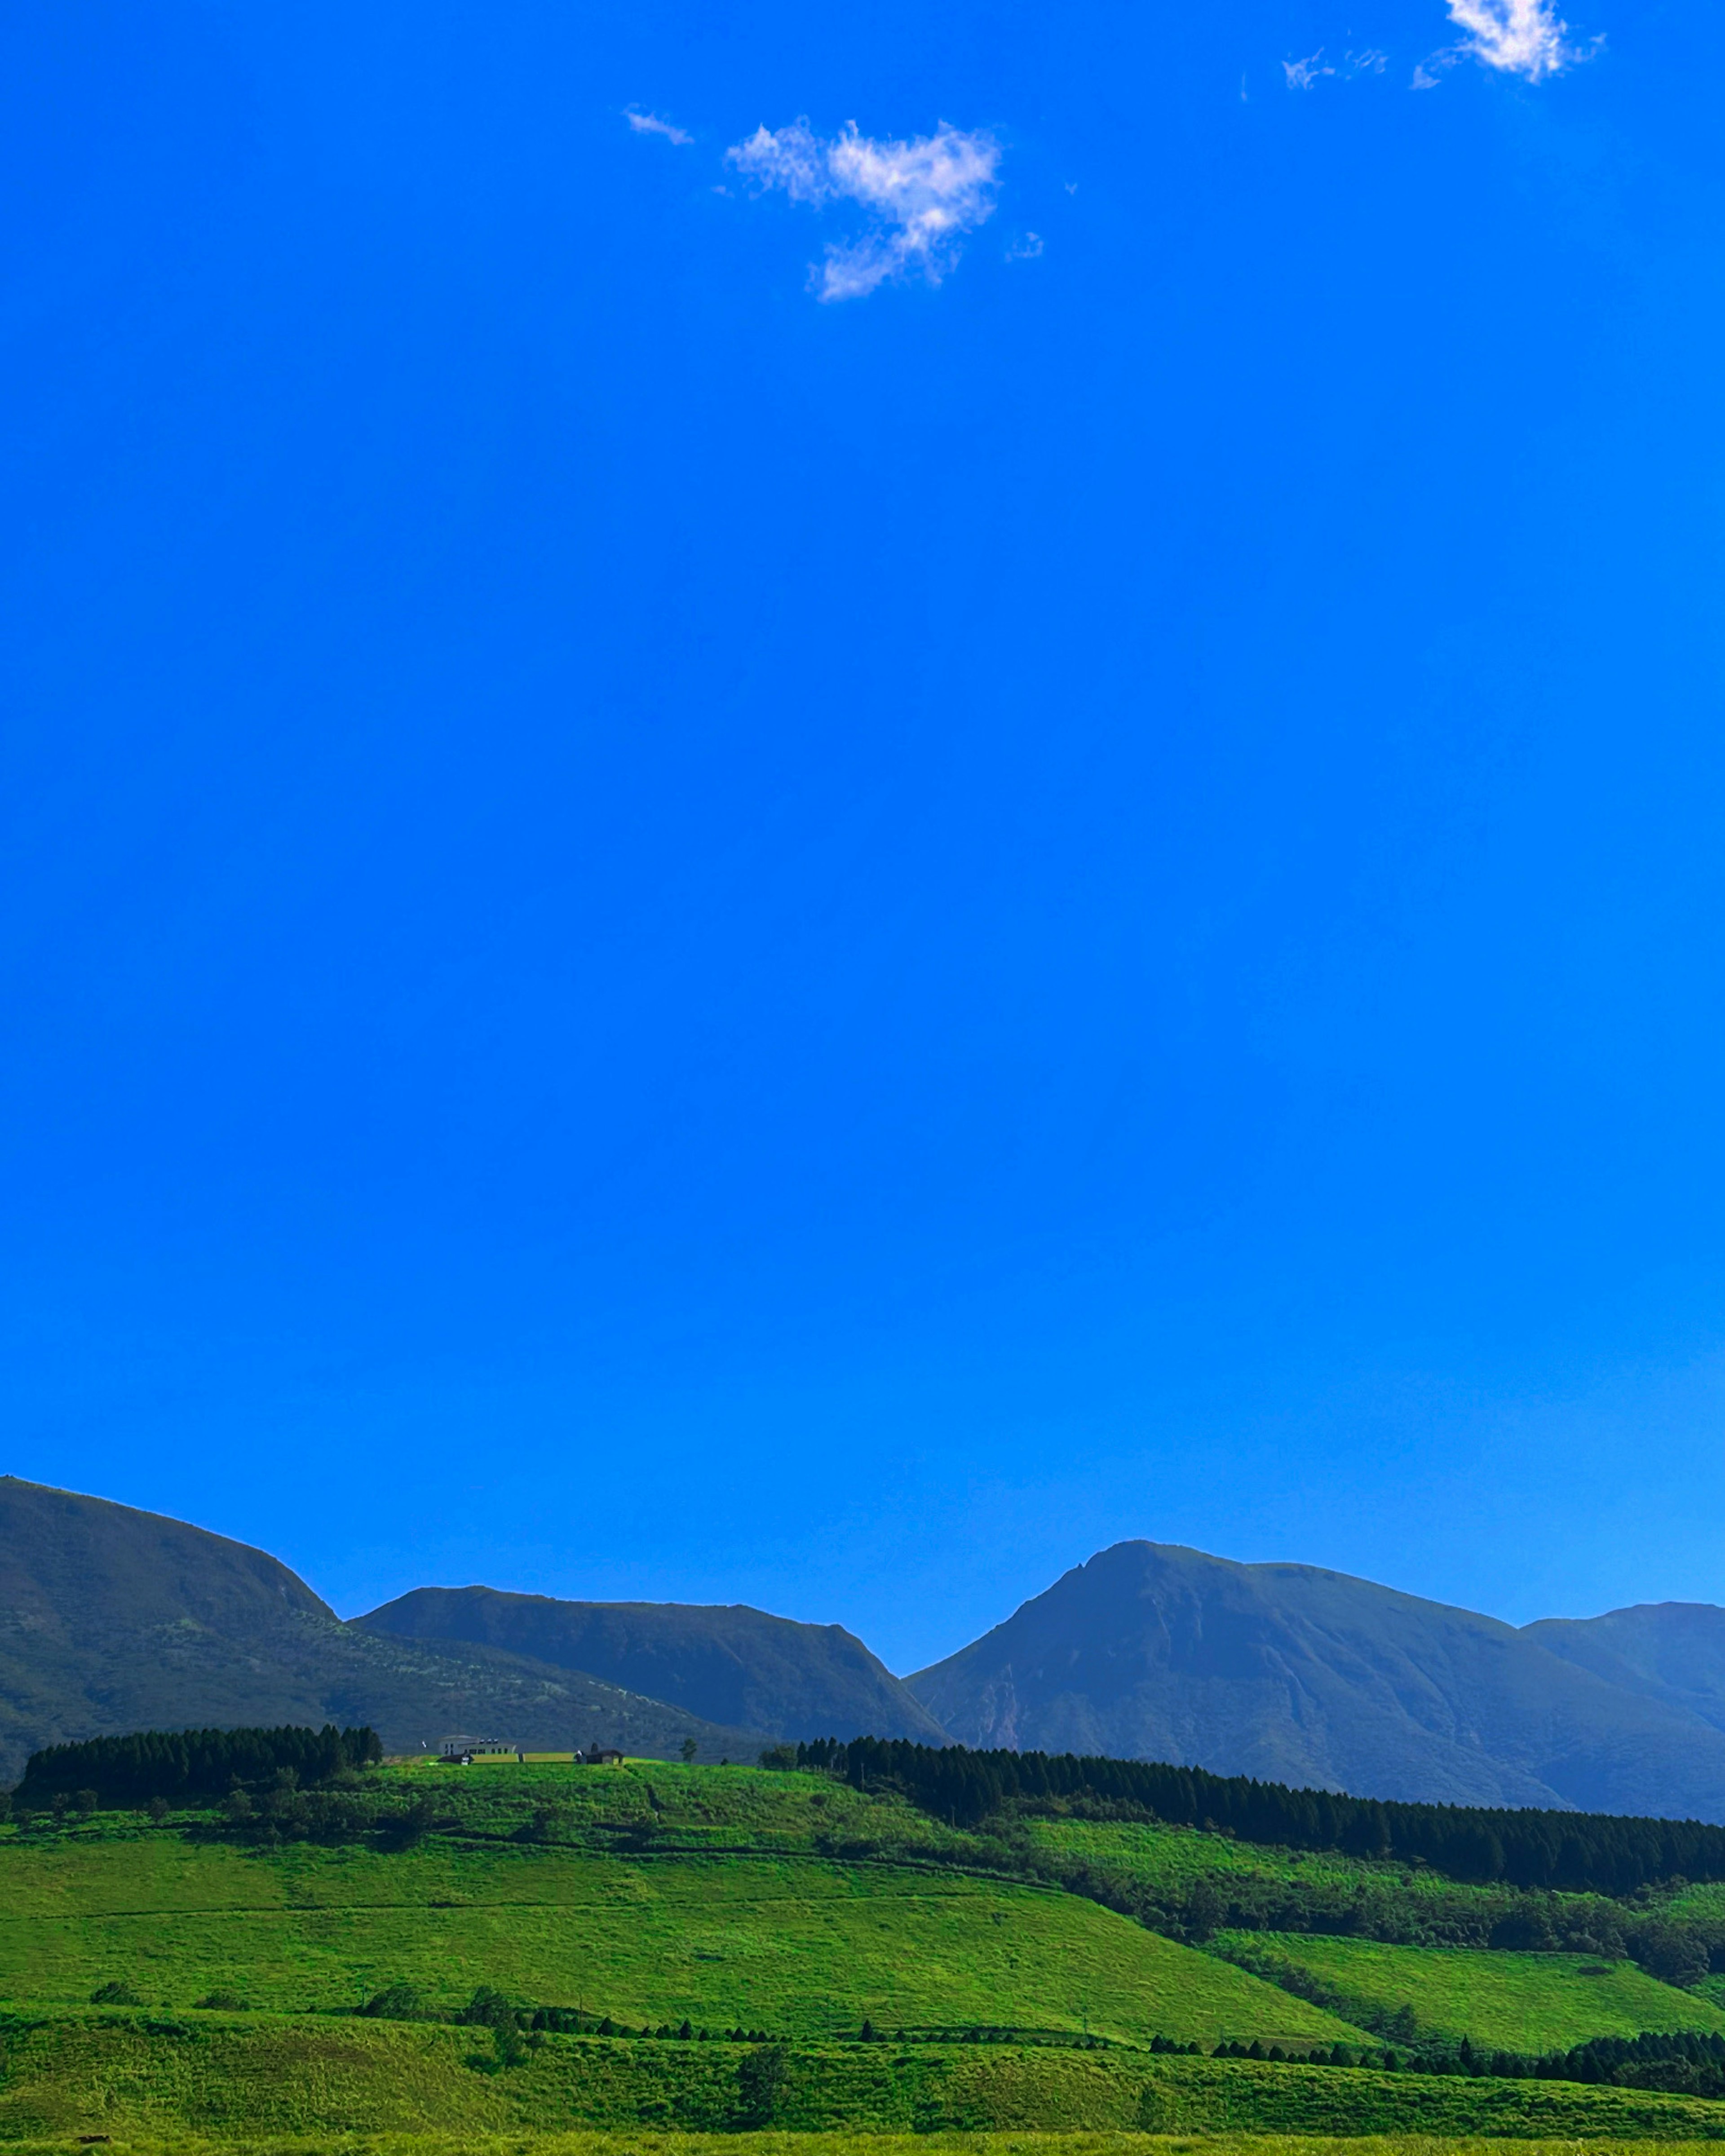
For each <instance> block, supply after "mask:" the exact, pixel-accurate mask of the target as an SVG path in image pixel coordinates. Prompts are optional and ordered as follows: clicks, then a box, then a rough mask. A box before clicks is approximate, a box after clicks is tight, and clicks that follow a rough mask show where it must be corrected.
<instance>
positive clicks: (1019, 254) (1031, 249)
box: [1006, 232, 1043, 262]
mask: <svg viewBox="0 0 1725 2156" xmlns="http://www.w3.org/2000/svg"><path fill="white" fill-rule="evenodd" d="M1042 245H1043V243H1042V234H1040V232H1027V233H1025V234H1024V236H1023V238H1022V239H1015V240H1014V242H1013V243H1012V245H1011V246H1010V247H1009V248H1008V249H1007V250H1006V259H1007V260H1008V261H1009V262H1034V260H1035V259H1036V258H1037V256H1038V255H1039V254H1041V252H1042Z"/></svg>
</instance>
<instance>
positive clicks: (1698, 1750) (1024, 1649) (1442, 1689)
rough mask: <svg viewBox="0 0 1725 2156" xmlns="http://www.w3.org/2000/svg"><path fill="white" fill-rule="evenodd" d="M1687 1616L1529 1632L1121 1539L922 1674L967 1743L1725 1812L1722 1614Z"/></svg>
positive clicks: (1381, 1787)
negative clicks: (1107, 1754)
mask: <svg viewBox="0 0 1725 2156" xmlns="http://www.w3.org/2000/svg"><path fill="white" fill-rule="evenodd" d="M1677 1606H1678V1605H1666V1609H1673V1608H1676V1607H1677ZM1685 1620H1686V1621H1683V1622H1680V1621H1678V1620H1676V1618H1671V1617H1667V1616H1666V1611H1663V1610H1651V1611H1644V1610H1628V1611H1620V1612H1619V1613H1617V1614H1616V1615H1615V1617H1609V1618H1599V1619H1594V1620H1590V1621H1589V1622H1578V1623H1568V1622H1563V1621H1558V1620H1554V1621H1553V1622H1551V1623H1548V1624H1544V1625H1532V1626H1530V1627H1528V1628H1527V1630H1521V1631H1518V1630H1516V1629H1515V1628H1514V1627H1513V1626H1512V1625H1503V1624H1500V1623H1498V1622H1497V1620H1496V1619H1494V1618H1490V1617H1481V1616H1476V1615H1475V1614H1472V1613H1471V1612H1470V1611H1468V1610H1465V1609H1449V1608H1446V1607H1445V1606H1444V1605H1443V1604H1440V1603H1435V1602H1424V1601H1421V1600H1420V1599H1417V1598H1416V1597H1414V1596H1413V1595H1409V1594H1397V1593H1395V1592H1394V1590H1393V1589H1389V1588H1384V1587H1377V1586H1373V1584H1371V1583H1370V1582H1369V1581H1366V1580H1360V1579H1350V1578H1348V1577H1347V1576H1346V1575H1345V1574H1343V1573H1333V1572H1322V1571H1318V1570H1317V1569H1315V1568H1312V1567H1311V1566H1307V1565H1294V1564H1258V1565H1245V1564H1232V1563H1228V1562H1227V1561H1226V1560H1224V1559H1223V1558H1213V1557H1206V1556H1204V1554H1203V1553H1201V1552H1199V1551H1197V1550H1189V1549H1180V1548H1173V1547H1171V1546H1168V1545H1165V1544H1162V1543H1143V1542H1137V1543H1118V1544H1117V1545H1116V1547H1115V1548H1112V1549H1107V1550H1104V1551H1103V1552H1102V1553H1101V1554H1100V1555H1099V1556H1097V1557H1094V1558H1091V1561H1090V1563H1088V1564H1084V1565H1080V1566H1079V1567H1078V1568H1076V1570H1075V1571H1072V1572H1069V1573H1066V1575H1065V1578H1061V1579H1060V1580H1058V1581H1056V1582H1055V1584H1054V1586H1052V1587H1051V1588H1050V1589H1049V1590H1048V1592H1047V1593H1046V1594H1040V1595H1038V1596H1037V1597H1036V1598H1035V1599H1034V1601H1030V1602H1027V1603H1025V1604H1024V1606H1023V1607H1022V1608H1021V1609H1019V1610H1018V1611H1017V1612H1016V1613H1015V1614H1014V1615H1013V1616H1012V1617H1010V1618H1009V1619H1008V1620H1007V1621H1006V1622H1005V1623H1004V1625H997V1626H996V1627H995V1629H994V1630H993V1631H992V1632H989V1633H988V1634H987V1635H985V1636H984V1637H983V1638H982V1639H980V1640H977V1641H975V1642H974V1643H973V1645H970V1646H968V1647H966V1648H964V1649H963V1650H961V1651H960V1652H959V1653H957V1654H956V1655H952V1656H951V1657H950V1658H949V1659H948V1660H947V1661H943V1662H940V1663H937V1664H936V1665H935V1666H934V1667H932V1669H927V1670H924V1671H921V1672H920V1673H919V1674H918V1675H916V1676H913V1677H911V1679H909V1680H908V1681H909V1683H910V1685H911V1688H912V1690H913V1691H915V1692H916V1695H917V1697H919V1698H920V1699H921V1700H922V1702H924V1704H925V1705H926V1706H927V1707H929V1708H930V1709H931V1710H932V1712H934V1713H935V1714H936V1715H937V1717H939V1719H940V1721H941V1722H942V1726H943V1727H944V1728H945V1729H946V1730H947V1733H948V1734H949V1735H950V1736H951V1737H952V1738H956V1739H957V1741H958V1742H960V1743H966V1744H975V1745H997V1744H998V1745H1008V1746H1012V1747H1015V1748H1019V1749H1020V1750H1043V1751H1050V1752H1063V1751H1069V1750H1070V1751H1074V1752H1093V1753H1114V1754H1115V1755H1117V1756H1119V1757H1124V1758H1151V1759H1172V1760H1178V1761H1182V1762H1186V1763H1191V1764H1193V1765H1196V1766H1203V1767H1207V1768H1210V1769H1211V1770H1212V1771H1213V1772H1214V1773H1218V1774H1250V1775H1255V1776H1257V1777H1258V1778H1259V1779H1262V1780H1269V1781H1277V1782H1288V1783H1294V1784H1309V1785H1316V1786H1320V1787H1326V1788H1330V1789H1348V1790H1350V1791H1353V1792H1354V1793H1355V1794H1360V1795H1365V1796H1380V1797H1400V1798H1404V1799H1424V1800H1427V1801H1432V1802H1438V1803H1445V1804H1532V1805H1559V1806H1563V1805H1568V1806H1574V1807H1577V1808H1579V1809H1585V1810H1589V1811H1615V1812H1638V1813H1643V1814H1651V1815H1664V1816H1678V1817H1681V1816H1692V1817H1696V1818H1700V1819H1707V1820H1725V1707H1722V1702H1725V1612H1722V1611H1718V1610H1709V1611H1706V1612H1704V1613H1702V1612H1697V1611H1693V1610H1691V1611H1687V1612H1686V1613H1685ZM1688 1620H1692V1621H1688ZM1703 1620H1705V1621H1703ZM1553 1635H1555V1636H1553ZM1716 1715H1717V1717H1718V1719H1717V1721H1716V1720H1715V1718H1714V1717H1715V1716H1716Z"/></svg>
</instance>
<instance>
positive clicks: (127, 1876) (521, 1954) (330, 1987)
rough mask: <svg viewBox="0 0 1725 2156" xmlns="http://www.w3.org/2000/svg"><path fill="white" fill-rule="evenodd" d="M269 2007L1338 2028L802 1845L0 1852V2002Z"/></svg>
mask: <svg viewBox="0 0 1725 2156" xmlns="http://www.w3.org/2000/svg"><path fill="white" fill-rule="evenodd" d="M110 1981H121V1982H124V1983H126V1984H130V1985H131V1986H132V1988H133V1989H136V1992H137V1993H138V1994H139V1995H140V1996H141V1997H142V1998H143V1999H146V2000H147V2001H149V2002H150V2003H151V2005H165V2006H169V2007H172V2008H184V2007H189V2006H191V2005H194V2004H195V2002H196V2001H197V2000H198V1999H200V1998H203V1997H204V1996H205V1995H207V1994H209V1993H211V1992H213V1991H218V1990H220V1991H229V1992H233V1993H234V1994H237V1995H238V1996H239V1998H241V1999H244V2001H245V2003H246V2004H247V2005H248V2006H249V2007H252V2008H254V2009H262V2010H272V2011H276V2012H283V2011H288V2012H305V2011H306V2010H330V2009H346V2008H351V2007H352V2006H355V2005H359V2004H361V2003H362V2001H363V2000H364V1999H366V1998H367V1997H368V1996H370V1995H371V1994H372V1993H374V1992H376V1991H378V1990H381V1989H383V1988H384V1987H385V1986H386V1985H388V1984H394V1983H399V1982H407V1983H413V1984H418V1985H419V1986H420V1987H422V1989H424V1993H425V1994H426V1996H427V1999H428V2000H429V2002H431V2003H433V2004H436V2005H444V2006H454V2005H459V2004H461V2003H463V2002H464V2001H465V1999H467V1998H468V1997H469V1996H470V1994H471V1993H472V1991H473V1989H474V1988H475V1985H476V1984H494V1985H495V1986H496V1987H497V1988H498V1989H500V1990H503V1991H505V1992H507V1993H508V1994H510V1995H511V1997H512V1998H515V1999H519V2000H521V2001H522V2002H524V2003H531V2004H542V2003H546V2004H557V2005H584V2006H587V2007H589V2008H591V2009H592V2010H593V2011H595V2012H598V2013H608V2014H610V2015H614V2017H616V2018H618V2019H619V2020H627V2021H629V2022H631V2023H639V2022H643V2021H650V2022H652V2023H654V2024H655V2025H656V2024H658V2023H659V2022H661V2021H670V2022H672V2023H674V2024H675V2023H676V2022H679V2021H680V2020H682V2019H683V2018H684V2017H685V2015H686V2016H688V2017H689V2018H690V2019H691V2020H693V2021H695V2022H696V2023H697V2024H699V2023H703V2022H705V2023H706V2024H709V2025H711V2026H714V2027H718V2026H721V2025H724V2026H729V2025H733V2024H737V2023H741V2024H742V2025H744V2026H746V2027H749V2028H765V2029H768V2030H773V2032H775V2033H778V2034H785V2035H799V2036H817V2035H840V2034H850V2033H853V2032H855V2030H856V2029H857V2028H858V2027H859V2026H860V2024H861V2022H862V2021H863V2020H864V2019H865V2017H867V2018H869V2019H870V2020H874V2021H875V2023H876V2024H878V2025H885V2026H886V2027H891V2028H897V2027H905V2028H919V2027H921V2028H929V2027H934V2028H944V2027H952V2026H963V2025H968V2024H971V2023H978V2022H980V2023H984V2024H988V2025H1010V2026H1015V2027H1020V2028H1024V2029H1032V2030H1069V2031H1079V2032H1083V2031H1088V2032H1093V2033H1096V2034H1098V2035H1104V2036H1107V2037H1111V2038H1114V2039H1117V2040H1122V2041H1124V2042H1127V2043H1141V2042H1144V2041H1147V2040H1148V2039H1149V2038H1150V2037H1151V2036H1153V2035H1167V2036H1171V2037H1176V2038H1178V2039H1181V2040H1188V2041H1191V2040H1198V2041H1202V2042H1204V2043H1207V2044H1214V2043H1215V2042H1217V2041H1218V2040H1222V2039H1224V2038H1239V2039H1241V2040H1245V2041H1250V2040H1252V2039H1253V2038H1254V2037H1258V2038H1260V2039H1261V2040H1263V2041H1264V2042H1265V2043H1266V2044H1269V2043H1272V2042H1274V2043H1281V2044H1282V2045H1284V2046H1294V2047H1298V2046H1310V2045H1312V2044H1314V2043H1326V2044H1327V2043H1333V2042H1335V2041H1336V2040H1338V2039H1341V2040H1350V2039H1354V2038H1357V2037H1358V2035H1359V2033H1360V2032H1358V2031H1357V2030H1353V2029H1352V2028H1351V2027H1350V2026H1349V2025H1348V2024H1346V2023H1345V2022H1343V2021H1342V2020H1338V2019H1337V2017H1335V2016H1333V2015H1329V2014H1327V2013H1324V2012H1322V2010H1319V2009H1317V2008H1316V2007H1313V2006H1312V2005H1307V2003H1306V2002H1305V2001H1304V2000H1301V1999H1294V1998H1292V1997H1291V1996H1290V1995H1289V1994H1286V1993H1285V1992H1282V1991H1280V1990H1278V1989H1276V1988H1275V1987H1274V1986H1272V1985H1270V1984H1265V1983H1263V1982H1261V1981H1260V1979H1257V1978H1255V1977H1253V1976H1250V1975H1248V1974H1245V1973H1244V1972H1243V1971H1241V1970H1240V1969H1235V1968H1233V1967H1231V1966H1230V1965H1229V1964H1227V1963H1223V1962H1219V1961H1218V1960H1216V1959H1215V1958H1213V1957H1211V1956H1209V1955H1205V1954H1201V1953H1196V1952H1194V1951H1193V1950H1192V1949H1191V1948H1186V1947H1182V1946H1179V1945H1178V1944H1176V1943H1174V1942H1173V1941H1172V1940H1168V1939H1164V1938H1158V1937H1157V1936H1156V1935H1155V1934H1153V1933H1149V1932H1147V1931H1144V1930H1143V1929H1142V1928H1140V1927H1139V1926H1137V1925H1136V1924H1134V1923H1132V1922H1130V1921H1129V1920H1128V1919H1127V1918H1125V1917H1119V1916H1116V1915H1113V1914H1112V1913H1111V1912H1108V1911H1106V1910H1104V1909H1101V1908H1099V1907H1096V1905H1095V1904H1094V1903H1093V1902H1086V1901H1082V1900H1080V1899H1078V1898H1077V1897H1073V1896H1070V1895H1064V1894H1061V1893H1059V1892H1055V1891H1054V1890H1052V1889H1049V1888H1038V1887H1033V1886H1017V1885H1013V1884H1011V1883H1009V1882H1004V1881H996V1880H992V1879H986V1878H978V1877H973V1876H968V1875H967V1874H966V1873H964V1872H962V1871H935V1870H931V1871H911V1870H904V1869H900V1868H898V1867H896V1866H891V1865H889V1864H882V1863H870V1864H860V1863H845V1862H841V1861H837V1860H833V1859H815V1858H809V1857H803V1856H779V1857H757V1856H726V1857H722V1858H721V1857H718V1856H690V1855H677V1856H665V1855H661V1854H653V1853H644V1854H636V1855H633V1856H625V1855H598V1854H585V1853H583V1852H581V1851H577V1850H572V1849H562V1848H556V1847H550V1848H547V1847H543V1846H540V1845H523V1844H518V1843H514V1842H511V1841H507V1840H498V1841H492V1842H481V1841H475V1840H467V1841H458V1840H454V1839H452V1838H449V1837H445V1836H440V1835H439V1836H432V1837H429V1839H428V1840H425V1841H424V1842H422V1843H421V1844H420V1845H418V1847H416V1848H413V1849H411V1850H406V1851H399V1852H397V1853H393V1854H385V1853H382V1852H380V1851H376V1850H372V1849H369V1848H366V1847H362V1846H352V1847H345V1848H336V1849H327V1848H323V1847H321V1846H317V1845H309V1844H298V1845H291V1846H290V1847H287V1848H285V1849H280V1850H275V1851H249V1850H244V1849H240V1848H236V1847H234V1846H231V1845H223V1844H220V1843H203V1844H200V1843H198V1842H188V1841H186V1840H182V1839H180V1838H179V1837H178V1836H177V1835H174V1834H172V1833H169V1832H162V1831H157V1832H154V1833H151V1832H150V1831H147V1830H146V1831H143V1832H140V1833H135V1834H131V1835H126V1836H123V1837H122V1836H120V1835H114V1836H112V1837H110V1838H109V1839H105V1840H104V1839H100V1838H92V1839H90V1840H86V1841H81V1842H80V1840H79V1839H78V1838H77V1837H69V1838H67V1839H66V1840H63V1841H60V1842H58V1843H53V1844H46V1845H30V1844H28V1843H18V1842H13V1843H9V1844H7V1845H0V1997H4V1998H7V1999H14V2000H28V2001H32V2002H36V2001H40V2002H43V2003H59V2004H61V2005H69V2004H72V2003H74V2002H81V2001H84V2000H86V1999H89V1998H90V1994H92V1992H93V1991H95V1989H96V1988H97V1987H98V1986H99V1985H100V1984H105V1983H108V1982H110Z"/></svg>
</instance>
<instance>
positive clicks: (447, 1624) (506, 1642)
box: [354, 1587, 945, 1744]
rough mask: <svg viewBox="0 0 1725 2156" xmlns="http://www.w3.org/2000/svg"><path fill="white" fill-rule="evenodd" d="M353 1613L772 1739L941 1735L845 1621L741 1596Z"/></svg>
mask: <svg viewBox="0 0 1725 2156" xmlns="http://www.w3.org/2000/svg"><path fill="white" fill-rule="evenodd" d="M354 1622H355V1623H356V1624H357V1625H362V1626H364V1627H365V1628H366V1629H367V1630H371V1631H374V1632H380V1633H388V1634H390V1635H393V1636H395V1637H398V1638H406V1639H414V1640H434V1641H449V1640H464V1641H471V1642H475V1643H476V1644H479V1645H485V1646H489V1647H502V1648H507V1649H509V1650H511V1652H513V1653H516V1654H521V1655H531V1656H532V1657H533V1658H534V1660H535V1661H539V1662H551V1663H555V1664H556V1665H557V1666H558V1667H560V1668H562V1669H567V1670H584V1671H587V1672H588V1675H589V1676H599V1677H603V1678H605V1679H606V1680H607V1681H608V1682H610V1683H612V1684H619V1685H626V1686H629V1689H630V1690H631V1691H644V1692H650V1693H651V1695H652V1696H653V1697H654V1698H655V1699H663V1700H669V1701H670V1702H674V1703H675V1705H677V1706H679V1707H683V1708H685V1709H686V1710H687V1712H690V1713H691V1714H701V1715H705V1716H706V1717H709V1718H710V1719H711V1720H713V1721H716V1722H744V1723H747V1725H748V1726H749V1727H752V1728H756V1729H767V1730H770V1731H771V1732H773V1735H774V1736H775V1737H783V1738H793V1739H795V1738H815V1737H845V1738H850V1737H910V1738H920V1739H921V1740H922V1742H923V1743H931V1744H939V1743H943V1742H944V1741H945V1739H944V1737H943V1734H942V1730H941V1727H940V1725H939V1723H938V1722H937V1721H936V1720H935V1719H934V1717H932V1715H931V1714H930V1713H929V1712H928V1711H927V1708H926V1707H923V1706H922V1704H921V1703H920V1702H918V1701H917V1700H916V1698H915V1697H914V1696H913V1695H912V1694H911V1692H910V1691H909V1690H908V1689H907V1688H906V1686H905V1685H904V1684H903V1683H902V1682H901V1681H900V1680H899V1679H898V1678H897V1677H896V1676H893V1675H892V1674H891V1671H889V1670H888V1669H887V1668H886V1666H885V1665H884V1664H883V1663H881V1662H880V1661H876V1660H875V1656H874V1655H871V1654H870V1652H869V1650H868V1649H867V1648H866V1647H865V1645H863V1643H862V1641H861V1640H859V1639H856V1638H855V1637H854V1636H853V1635H852V1634H850V1633H849V1632H847V1631H846V1630H845V1629H844V1627H843V1626H842V1625H801V1624H798V1623H796V1622H794V1621H793V1620H792V1619H790V1618H788V1617H770V1616H768V1614H766V1613H765V1611H763V1610H760V1609H749V1608H748V1607H747V1605H746V1604H741V1603H737V1604H730V1605H729V1606H726V1607H720V1608H714V1607H707V1606H705V1605H702V1604H696V1603H680V1602H562V1601H557V1600H554V1599H552V1597H550V1596H548V1595H543V1594H503V1593H500V1592H499V1591H498V1590H497V1589H495V1588H490V1587H420V1588H416V1589H413V1592H412V1593H411V1594H403V1596H401V1598H400V1599H398V1601H394V1602H389V1603H386V1604H384V1606H383V1607H382V1609H374V1610H372V1612H371V1614H369V1615H368V1616H366V1617H359V1618H356V1619H355V1620H354Z"/></svg>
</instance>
